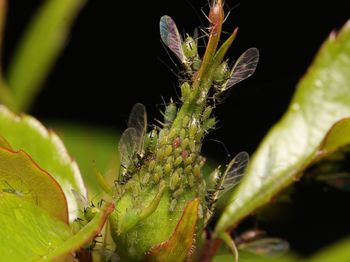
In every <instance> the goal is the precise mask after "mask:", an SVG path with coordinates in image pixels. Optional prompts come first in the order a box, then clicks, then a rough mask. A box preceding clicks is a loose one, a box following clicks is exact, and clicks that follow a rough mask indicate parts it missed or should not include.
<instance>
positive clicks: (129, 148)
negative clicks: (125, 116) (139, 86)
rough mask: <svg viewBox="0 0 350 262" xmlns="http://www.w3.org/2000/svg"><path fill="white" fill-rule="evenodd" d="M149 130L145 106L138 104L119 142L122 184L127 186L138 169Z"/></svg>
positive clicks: (120, 178)
mask: <svg viewBox="0 0 350 262" xmlns="http://www.w3.org/2000/svg"><path fill="white" fill-rule="evenodd" d="M146 130H147V114H146V108H145V106H144V105H143V104H141V103H137V104H135V105H134V107H133V108H132V110H131V113H130V116H129V120H128V128H127V129H126V130H125V131H124V132H123V134H122V135H121V137H120V140H119V145H118V149H119V155H120V165H121V167H122V168H121V169H120V175H119V179H118V180H119V182H120V184H126V183H127V181H128V180H129V179H131V177H132V174H133V172H134V171H135V169H137V168H138V167H137V166H138V165H139V164H138V163H139V162H140V161H139V159H140V158H142V157H143V156H144V154H145V151H144V136H145V133H146Z"/></svg>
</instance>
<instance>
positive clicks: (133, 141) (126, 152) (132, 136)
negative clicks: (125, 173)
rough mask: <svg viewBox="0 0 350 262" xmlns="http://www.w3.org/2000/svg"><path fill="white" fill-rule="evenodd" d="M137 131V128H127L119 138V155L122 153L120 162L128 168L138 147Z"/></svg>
mask: <svg viewBox="0 0 350 262" xmlns="http://www.w3.org/2000/svg"><path fill="white" fill-rule="evenodd" d="M138 140H139V138H138V137H137V132H136V130H135V128H130V127H129V128H127V129H126V130H125V131H124V132H123V134H122V135H121V137H120V140H119V145H118V149H119V155H120V164H121V166H123V167H124V168H127V167H128V166H129V165H130V162H131V161H132V158H133V156H134V154H135V152H136V149H137V141H138Z"/></svg>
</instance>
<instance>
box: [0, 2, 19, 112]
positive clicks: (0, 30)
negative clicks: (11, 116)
mask: <svg viewBox="0 0 350 262" xmlns="http://www.w3.org/2000/svg"><path fill="white" fill-rule="evenodd" d="M6 11H7V1H6V0H0V103H3V104H5V105H7V106H8V107H10V108H11V109H13V110H14V109H15V104H14V101H13V97H12V93H11V91H10V89H9V88H8V86H7V85H6V83H5V80H4V76H3V72H2V65H1V62H2V57H3V56H2V45H3V44H2V43H3V34H4V27H5V20H6Z"/></svg>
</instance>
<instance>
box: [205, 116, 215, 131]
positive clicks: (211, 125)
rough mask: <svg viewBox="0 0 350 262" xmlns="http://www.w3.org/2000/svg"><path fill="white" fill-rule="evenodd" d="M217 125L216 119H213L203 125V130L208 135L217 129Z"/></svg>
mask: <svg viewBox="0 0 350 262" xmlns="http://www.w3.org/2000/svg"><path fill="white" fill-rule="evenodd" d="M215 124H216V119H215V118H214V117H211V118H209V119H207V120H206V121H205V122H204V123H203V124H202V129H203V130H204V132H206V133H207V132H208V131H209V130H210V129H213V128H214V127H215Z"/></svg>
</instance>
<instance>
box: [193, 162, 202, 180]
mask: <svg viewBox="0 0 350 262" xmlns="http://www.w3.org/2000/svg"><path fill="white" fill-rule="evenodd" d="M193 174H194V175H195V176H196V177H200V175H201V166H200V165H199V164H196V165H195V166H194V167H193Z"/></svg>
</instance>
